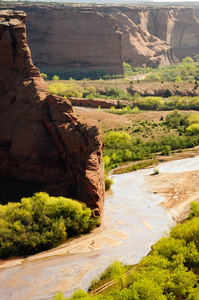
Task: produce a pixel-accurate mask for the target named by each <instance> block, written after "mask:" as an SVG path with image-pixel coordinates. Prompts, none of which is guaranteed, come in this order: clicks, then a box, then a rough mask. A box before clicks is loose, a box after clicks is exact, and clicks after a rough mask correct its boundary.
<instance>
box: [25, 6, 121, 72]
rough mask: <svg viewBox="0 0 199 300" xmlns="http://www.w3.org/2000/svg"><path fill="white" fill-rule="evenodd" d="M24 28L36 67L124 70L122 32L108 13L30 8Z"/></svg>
mask: <svg viewBox="0 0 199 300" xmlns="http://www.w3.org/2000/svg"><path fill="white" fill-rule="evenodd" d="M26 11H27V10H26ZM27 32H28V43H29V45H30V49H31V53H32V59H33V61H34V63H35V64H36V66H38V67H45V68H48V69H54V70H56V69H65V68H70V67H71V68H82V69H104V70H106V71H108V72H109V73H111V74H118V73H119V74H122V73H123V65H122V44H121V39H122V34H121V32H120V31H119V29H118V27H117V26H116V23H115V20H114V19H113V18H112V17H111V16H103V15H101V14H100V13H96V12H89V11H84V12H71V11H64V9H63V10H60V9H53V8H48V9H46V10H45V9H41V10H40V9H38V10H37V11H36V12H34V11H31V9H29V11H28V22H27Z"/></svg>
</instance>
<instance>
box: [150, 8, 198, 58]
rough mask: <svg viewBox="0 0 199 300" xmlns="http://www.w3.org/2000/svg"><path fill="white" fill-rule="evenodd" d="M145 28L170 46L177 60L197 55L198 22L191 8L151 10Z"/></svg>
mask: <svg viewBox="0 0 199 300" xmlns="http://www.w3.org/2000/svg"><path fill="white" fill-rule="evenodd" d="M147 28H148V31H149V32H150V33H151V34H153V35H155V36H157V37H158V38H160V39H162V40H164V41H166V43H167V44H168V45H170V46H172V47H173V50H174V54H175V56H176V57H177V58H178V59H179V60H182V58H184V57H186V56H192V57H194V56H195V55H196V54H199V21H198V20H197V18H196V17H195V15H194V11H193V8H182V7H180V8H177V7H176V8H175V7H171V8H169V7H168V8H164V7H162V8H158V9H156V8H151V9H149V13H148V24H147Z"/></svg>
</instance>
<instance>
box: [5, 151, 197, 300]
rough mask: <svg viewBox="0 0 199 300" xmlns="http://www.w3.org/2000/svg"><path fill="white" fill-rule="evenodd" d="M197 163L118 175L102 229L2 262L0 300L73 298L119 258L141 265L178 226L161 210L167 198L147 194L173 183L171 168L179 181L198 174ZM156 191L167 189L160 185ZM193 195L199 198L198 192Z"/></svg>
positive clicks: (190, 161) (106, 207) (107, 195)
mask: <svg viewBox="0 0 199 300" xmlns="http://www.w3.org/2000/svg"><path fill="white" fill-rule="evenodd" d="M195 160H196V161H193V160H192V158H191V159H184V160H182V161H180V165H181V167H179V161H173V162H167V163H163V164H160V165H159V169H160V174H159V175H160V176H159V175H156V176H152V174H153V168H149V169H145V170H139V171H137V172H131V173H128V174H120V175H113V180H114V185H113V187H112V192H109V193H107V194H106V201H105V211H104V219H103V223H102V226H101V227H100V228H97V229H95V230H94V231H93V232H92V233H90V234H88V235H86V236H82V237H80V238H78V239H76V240H73V241H71V242H70V243H69V244H63V245H62V246H60V247H58V248H55V249H52V250H49V251H46V252H43V253H39V254H37V255H34V256H30V257H27V258H24V259H22V258H19V259H13V260H8V261H2V262H1V265H0V279H1V287H0V298H1V299H2V300H7V299H9V300H19V299H20V300H27V299H29V300H31V299H32V300H33V299H34V300H42V299H52V296H53V294H54V292H56V291H59V290H62V291H63V292H64V294H65V295H66V296H70V295H71V294H72V292H73V290H75V289H77V288H83V289H85V290H86V289H87V288H88V287H89V285H90V282H91V280H92V279H93V278H95V277H98V276H99V274H101V272H102V271H103V270H104V269H105V268H106V267H107V266H108V265H109V264H110V263H111V262H112V261H113V260H114V259H119V260H121V261H122V262H123V263H125V264H129V265H132V264H135V263H137V262H139V261H140V259H141V258H142V257H143V256H146V255H147V254H148V253H149V252H150V250H151V246H152V245H153V244H155V242H156V241H157V240H158V239H159V238H160V237H161V236H162V235H163V234H164V233H165V232H167V231H168V230H169V227H170V226H171V225H172V224H174V222H173V221H172V215H171V214H170V213H169V211H167V210H165V209H164V208H162V207H161V206H160V205H159V204H160V203H161V204H162V202H163V201H164V198H163V197H162V196H160V195H158V194H156V192H155V194H154V192H153V191H152V192H149V191H148V190H149V189H150V190H152V181H151V180H154V182H156V180H157V181H158V180H161V175H162V176H163V175H165V176H167V181H168V182H169V178H172V177H171V176H170V173H169V172H168V171H165V170H166V169H165V168H166V166H169V167H168V169H169V170H171V168H172V170H175V172H176V170H177V171H178V172H177V173H175V174H176V176H178V178H181V174H182V173H181V172H184V169H186V170H187V171H186V172H195V169H194V168H198V169H199V164H198V163H196V162H197V160H198V161H199V159H198V158H197V157H196V158H195ZM171 163H172V164H173V165H169V164H171ZM188 170H190V171H188ZM173 173H174V171H173ZM163 180H164V181H165V178H164V179H163ZM196 181H197V180H196ZM157 186H160V187H161V186H162V183H161V181H159V183H158V185H157ZM190 186H191V181H190ZM171 188H172V183H171V184H170V189H171ZM193 193H195V196H196V197H197V195H198V190H195V191H193ZM192 196H194V195H192ZM182 199H183V198H182Z"/></svg>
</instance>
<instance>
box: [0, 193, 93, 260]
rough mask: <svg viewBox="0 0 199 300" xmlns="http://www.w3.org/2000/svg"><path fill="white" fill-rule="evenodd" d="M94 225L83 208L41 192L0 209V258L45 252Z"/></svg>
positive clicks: (68, 200) (89, 214)
mask: <svg viewBox="0 0 199 300" xmlns="http://www.w3.org/2000/svg"><path fill="white" fill-rule="evenodd" d="M97 222H98V220H94V219H92V218H91V210H90V209H89V208H87V207H86V206H85V204H82V203H79V202H78V201H75V200H71V199H68V198H64V197H57V198H56V197H50V196H49V195H48V194H47V193H43V192H41V193H36V194H34V196H33V197H30V198H23V199H21V202H20V203H11V202H10V203H8V204H7V205H5V206H2V205H0V258H6V257H13V256H19V255H30V254H34V253H37V252H40V251H45V250H48V249H50V248H52V247H55V246H57V245H59V244H61V243H63V242H65V241H66V238H67V236H68V237H71V236H76V235H79V234H82V233H85V232H89V231H90V230H92V229H93V228H94V227H95V226H96V225H97Z"/></svg>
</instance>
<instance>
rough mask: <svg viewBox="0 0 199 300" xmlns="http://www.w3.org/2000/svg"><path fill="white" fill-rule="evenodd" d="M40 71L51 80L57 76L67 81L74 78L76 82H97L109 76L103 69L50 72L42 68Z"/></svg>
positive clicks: (57, 70) (68, 69)
mask: <svg viewBox="0 0 199 300" xmlns="http://www.w3.org/2000/svg"><path fill="white" fill-rule="evenodd" d="M40 71H41V72H42V73H45V74H47V75H48V78H49V79H52V78H53V76H54V75H55V74H56V75H57V76H58V77H59V78H60V79H65V80H69V79H70V78H73V79H75V80H82V79H84V78H89V79H91V80H97V79H100V78H102V77H103V76H105V75H108V72H106V71H105V70H102V69H96V70H85V69H73V68H67V69H52V70H50V69H45V68H40Z"/></svg>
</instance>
